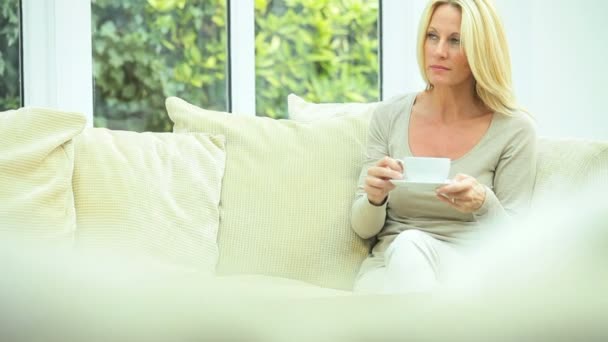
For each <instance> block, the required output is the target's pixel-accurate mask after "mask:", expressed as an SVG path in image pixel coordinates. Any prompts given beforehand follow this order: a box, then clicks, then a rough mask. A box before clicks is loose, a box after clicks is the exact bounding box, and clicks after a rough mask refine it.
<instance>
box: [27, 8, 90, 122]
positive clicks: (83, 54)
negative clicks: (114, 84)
mask: <svg viewBox="0 0 608 342" xmlns="http://www.w3.org/2000/svg"><path fill="white" fill-rule="evenodd" d="M21 6H22V18H23V23H22V25H23V26H22V28H23V42H22V44H23V100H24V104H25V105H26V106H37V107H48V108H56V109H61V110H66V111H74V112H80V113H84V114H85V115H86V116H87V119H88V123H89V125H90V126H92V124H93V59H92V58H93V57H92V53H93V52H92V50H91V5H90V3H89V2H88V1H82V0H45V1H40V0H22V2H21Z"/></svg>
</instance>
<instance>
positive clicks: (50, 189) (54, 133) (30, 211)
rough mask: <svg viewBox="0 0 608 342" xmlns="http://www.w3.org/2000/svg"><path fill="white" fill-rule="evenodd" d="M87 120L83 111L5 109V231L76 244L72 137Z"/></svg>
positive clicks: (1, 195) (1, 202)
mask: <svg viewBox="0 0 608 342" xmlns="http://www.w3.org/2000/svg"><path fill="white" fill-rule="evenodd" d="M85 124H86V119H85V117H84V115H82V114H76V113H65V112H60V111H55V110H50V109H41V108H22V109H19V110H16V111H8V112H3V113H0V232H3V233H9V234H12V235H14V236H13V237H14V238H19V239H20V238H26V239H28V240H29V239H33V240H36V241H40V242H52V243H57V244H59V245H68V246H69V245H71V244H72V242H73V236H74V230H75V228H76V218H75V214H74V197H73V194H72V171H73V167H74V159H73V158H74V148H73V145H72V143H71V139H72V138H73V137H74V136H75V135H77V134H78V133H80V132H81V131H82V130H83V129H84V126H85Z"/></svg>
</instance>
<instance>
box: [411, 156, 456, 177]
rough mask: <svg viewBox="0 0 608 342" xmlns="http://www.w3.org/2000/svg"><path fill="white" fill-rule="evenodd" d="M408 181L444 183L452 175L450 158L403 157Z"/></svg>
mask: <svg viewBox="0 0 608 342" xmlns="http://www.w3.org/2000/svg"><path fill="white" fill-rule="evenodd" d="M401 161H402V162H403V165H404V169H405V172H404V174H403V179H404V180H406V181H408V182H420V183H443V182H445V181H446V180H447V179H448V176H449V175H450V163H451V162H450V159H449V158H431V157H405V158H403V159H401Z"/></svg>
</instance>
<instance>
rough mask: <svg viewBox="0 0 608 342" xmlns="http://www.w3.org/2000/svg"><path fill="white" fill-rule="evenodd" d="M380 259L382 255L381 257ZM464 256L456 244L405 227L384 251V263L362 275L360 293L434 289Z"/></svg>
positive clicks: (357, 286) (427, 290) (360, 276)
mask: <svg viewBox="0 0 608 342" xmlns="http://www.w3.org/2000/svg"><path fill="white" fill-rule="evenodd" d="M380 258H381V257H380ZM461 260H462V256H461V255H460V253H458V251H457V249H456V248H455V246H454V244H452V243H450V242H445V241H440V240H437V239H435V238H434V237H432V236H430V235H429V234H427V233H424V232H421V231H419V230H406V231H404V232H402V233H400V234H399V235H397V237H396V238H395V240H393V242H392V243H391V244H390V245H389V247H388V248H387V249H386V251H385V252H384V262H379V263H377V266H376V267H371V268H369V269H368V270H366V271H364V272H363V273H361V274H359V276H358V277H357V280H356V281H355V284H354V288H353V291H354V292H358V293H415V292H430V291H433V290H434V289H435V288H436V287H437V286H438V285H439V284H440V283H441V281H442V278H443V276H444V275H445V274H447V273H448V272H449V271H450V269H451V268H453V267H454V266H455V265H456V264H457V263H459V262H461Z"/></svg>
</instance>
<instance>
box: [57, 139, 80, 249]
mask: <svg viewBox="0 0 608 342" xmlns="http://www.w3.org/2000/svg"><path fill="white" fill-rule="evenodd" d="M70 143H71V144H72V147H73V149H74V158H73V159H72V160H71V164H72V165H71V167H70V181H69V182H68V184H69V189H68V190H69V191H70V195H71V196H70V199H71V200H72V201H71V202H72V203H71V204H70V203H66V207H69V208H70V210H71V213H72V216H73V218H74V219H73V220H72V222H71V224H70V226H71V234H70V235H71V236H70V243H71V247H75V246H76V229H77V228H78V218H77V217H76V215H77V214H76V195H75V194H74V170H75V168H76V144H74V142H73V140H72V139H70V140H68V141H67V142H65V143H63V144H61V146H59V147H60V148H61V151H62V152H63V155H64V156H65V158H66V159H67V160H68V161H70V155H69V154H68V152H67V151H66V149H65V146H66V145H67V144H70Z"/></svg>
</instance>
